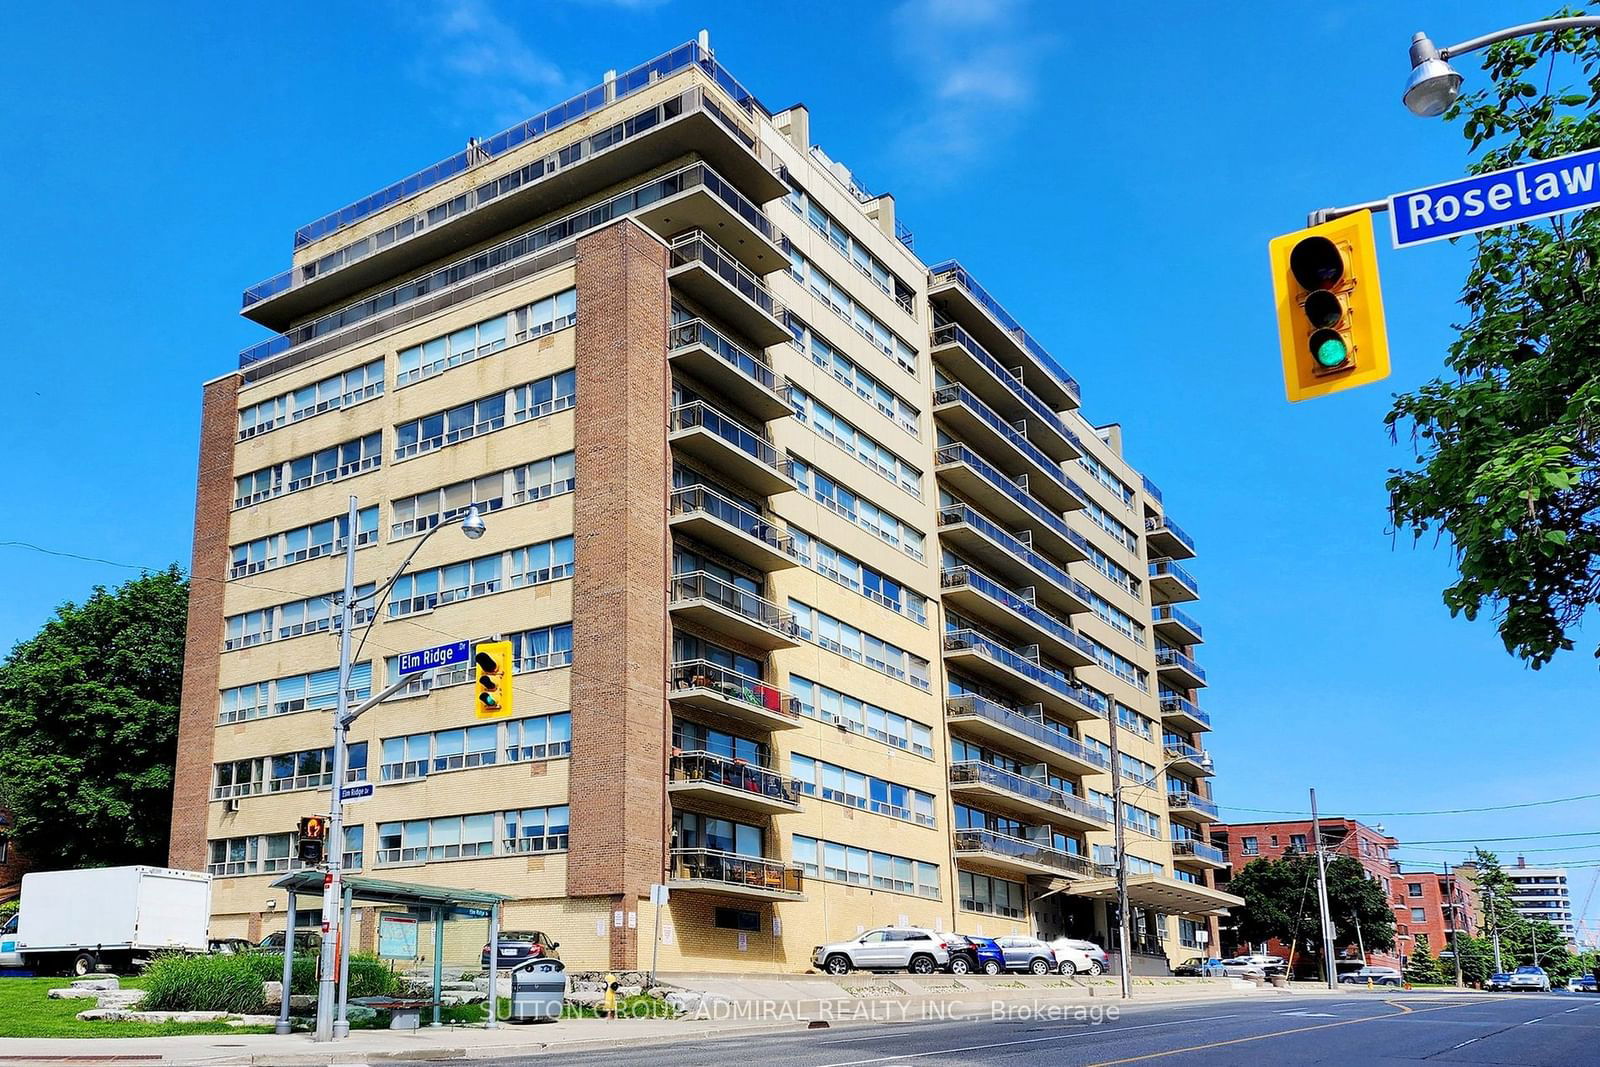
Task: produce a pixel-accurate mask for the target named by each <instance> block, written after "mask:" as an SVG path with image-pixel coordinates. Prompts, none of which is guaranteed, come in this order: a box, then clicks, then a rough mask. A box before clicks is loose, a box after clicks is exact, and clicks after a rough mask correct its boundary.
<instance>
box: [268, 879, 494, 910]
mask: <svg viewBox="0 0 1600 1067" xmlns="http://www.w3.org/2000/svg"><path fill="white" fill-rule="evenodd" d="M322 881H323V874H322V872H321V871H315V870H302V871H294V872H292V873H290V874H286V875H284V876H283V877H282V878H279V879H278V880H277V881H276V882H273V883H272V888H274V889H287V890H288V891H289V892H291V893H305V894H307V895H315V896H320V895H321V894H322ZM341 881H342V882H343V883H344V888H345V891H346V892H347V893H349V894H350V896H351V898H352V899H353V900H358V901H365V902H366V903H368V904H390V905H395V906H398V907H402V908H423V909H432V908H475V909H483V908H493V907H494V906H495V905H496V904H503V903H505V902H506V901H508V900H514V899H516V898H514V897H511V896H507V895H506V894H504V893H490V892H488V891H487V890H484V889H451V888H449V887H447V886H437V885H417V884H415V883H412V882H390V881H385V880H384V879H382V878H366V877H363V876H361V875H348V874H347V875H345V876H344V877H343V878H342V879H341Z"/></svg>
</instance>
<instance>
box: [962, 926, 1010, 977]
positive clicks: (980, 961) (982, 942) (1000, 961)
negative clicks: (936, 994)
mask: <svg viewBox="0 0 1600 1067" xmlns="http://www.w3.org/2000/svg"><path fill="white" fill-rule="evenodd" d="M948 947H949V949H950V963H949V965H948V966H949V970H950V973H951V974H977V973H979V972H982V973H984V974H999V973H1000V972H1001V971H1003V970H1005V969H1006V957H1005V953H1003V952H1001V951H1000V946H999V945H998V944H996V943H995V941H994V939H993V938H989V937H973V936H971V935H969V934H951V935H950V939H949V945H948Z"/></svg>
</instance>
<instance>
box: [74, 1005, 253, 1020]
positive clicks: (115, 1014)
mask: <svg viewBox="0 0 1600 1067" xmlns="http://www.w3.org/2000/svg"><path fill="white" fill-rule="evenodd" d="M227 1017H228V1013H227V1012H225V1011H129V1010H127V1009H125V1008H93V1009H91V1010H89V1011H80V1012H79V1013H78V1018H80V1019H82V1020H83V1021H84V1022H112V1023H214V1022H220V1021H221V1020H223V1019H226V1018H227Z"/></svg>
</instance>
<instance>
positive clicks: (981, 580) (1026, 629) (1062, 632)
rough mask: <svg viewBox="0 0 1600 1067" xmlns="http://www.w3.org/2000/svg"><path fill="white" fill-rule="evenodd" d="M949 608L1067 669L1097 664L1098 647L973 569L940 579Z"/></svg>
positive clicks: (958, 569) (952, 572) (953, 571)
mask: <svg viewBox="0 0 1600 1067" xmlns="http://www.w3.org/2000/svg"><path fill="white" fill-rule="evenodd" d="M939 589H940V593H941V594H942V596H943V598H944V601H945V603H946V604H951V605H954V606H955V607H957V608H959V609H960V610H961V612H962V613H963V614H965V615H968V616H970V617H972V618H974V619H977V620H978V621H980V622H983V623H987V624H988V625H990V626H993V627H994V628H995V629H997V630H1001V631H1004V632H1006V633H1008V634H1012V635H1015V636H1016V637H1017V638H1018V639H1019V640H1021V641H1022V643H1023V644H1036V645H1038V646H1039V649H1040V651H1042V652H1044V653H1046V654H1048V655H1049V656H1050V657H1051V658H1052V659H1054V660H1057V661H1058V662H1060V663H1061V664H1062V665H1063V666H1067V667H1088V666H1091V665H1093V664H1094V662H1095V657H1094V646H1093V645H1092V644H1090V643H1089V640H1088V638H1086V637H1084V636H1083V635H1082V634H1080V633H1078V632H1077V631H1075V630H1073V629H1072V627H1070V626H1068V625H1067V624H1066V623H1064V622H1062V621H1061V620H1060V619H1057V618H1055V617H1054V616H1053V615H1050V614H1047V613H1046V612H1044V611H1042V610H1040V609H1039V608H1038V607H1036V606H1034V605H1033V604H1032V603H1030V602H1029V601H1028V600H1025V599H1024V598H1023V597H1021V596H1019V595H1018V594H1016V593H1014V592H1012V591H1011V590H1009V589H1007V588H1006V587H1005V586H1003V585H1001V584H1000V583H999V582H997V581H995V580H994V579H992V578H990V577H989V576H988V575H986V574H982V573H980V572H978V571H975V570H973V569H972V568H971V567H953V568H951V569H950V570H947V571H945V572H943V573H942V574H941V575H940V576H939Z"/></svg>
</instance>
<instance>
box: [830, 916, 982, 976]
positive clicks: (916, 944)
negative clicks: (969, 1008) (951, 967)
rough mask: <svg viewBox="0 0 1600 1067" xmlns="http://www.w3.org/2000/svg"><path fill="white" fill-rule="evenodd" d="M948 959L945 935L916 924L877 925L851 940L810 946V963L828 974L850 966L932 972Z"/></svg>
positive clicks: (843, 972) (837, 972) (947, 944)
mask: <svg viewBox="0 0 1600 1067" xmlns="http://www.w3.org/2000/svg"><path fill="white" fill-rule="evenodd" d="M965 943H966V942H965V941H963V942H962V944H965ZM949 962H950V942H949V941H947V940H946V936H945V935H944V934H941V933H939V932H938V931H936V930H928V929H925V928H923V927H918V926H885V927H880V928H879V929H876V930H868V931H867V932H866V933H864V934H862V935H861V936H860V937H858V938H856V939H855V940H854V941H840V942H837V943H836V944H832V945H818V946H817V947H816V948H814V949H812V950H811V963H812V965H813V966H814V967H816V968H817V969H818V970H821V971H826V972H827V973H828V974H848V973H850V972H851V971H853V970H861V971H910V972H911V973H912V974H932V973H933V972H935V971H938V970H942V969H943V968H944V966H945V965H946V964H948V963H949Z"/></svg>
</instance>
